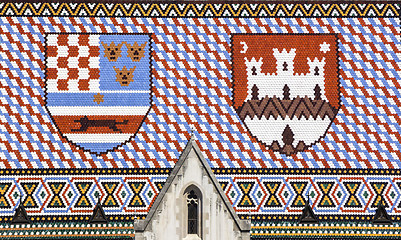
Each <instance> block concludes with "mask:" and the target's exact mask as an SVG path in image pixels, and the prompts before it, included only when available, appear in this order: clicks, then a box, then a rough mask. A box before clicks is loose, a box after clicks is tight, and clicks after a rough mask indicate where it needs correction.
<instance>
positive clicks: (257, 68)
mask: <svg viewBox="0 0 401 240" xmlns="http://www.w3.org/2000/svg"><path fill="white" fill-rule="evenodd" d="M273 55H274V57H275V58H276V72H275V73H273V74H270V73H262V64H263V58H259V60H256V59H255V58H252V59H251V60H248V59H247V58H245V64H246V72H247V78H248V95H247V98H246V100H250V99H252V96H253V95H252V92H253V91H254V90H252V88H254V86H256V87H257V89H258V95H259V98H263V97H266V96H267V97H273V96H276V97H277V98H282V97H283V89H284V87H285V85H287V87H288V89H289V94H290V96H289V97H290V98H291V99H292V98H295V97H297V96H299V97H310V98H312V99H314V98H315V93H316V90H317V89H316V86H318V87H319V91H320V96H321V97H322V99H323V100H326V97H325V87H324V66H325V58H324V57H323V58H322V60H320V61H319V59H318V58H315V59H313V60H311V59H310V58H307V60H308V65H309V72H308V73H306V74H304V73H294V58H295V56H296V49H295V48H291V50H290V51H289V52H287V50H286V49H283V51H282V52H280V51H279V50H278V49H277V48H273Z"/></svg>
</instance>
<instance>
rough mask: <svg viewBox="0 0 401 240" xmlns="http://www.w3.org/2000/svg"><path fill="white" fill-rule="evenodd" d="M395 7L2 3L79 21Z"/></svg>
mask: <svg viewBox="0 0 401 240" xmlns="http://www.w3.org/2000/svg"><path fill="white" fill-rule="evenodd" d="M399 11H400V8H399V6H398V5H397V4H396V3H383V4H371V3H368V4H353V3H352V4H350V3H344V4H338V3H334V4H333V3H332V4H316V3H313V4H300V3H296V4H291V3H286V4H276V3H271V4H264V3H262V4H249V3H240V4H234V3H233V4H230V3H205V4H192V3H183V4H178V3H137V4H132V3H1V4H0V15H3V16H74V17H75V16H76V17H78V16H79V17H300V16H302V17H395V16H399Z"/></svg>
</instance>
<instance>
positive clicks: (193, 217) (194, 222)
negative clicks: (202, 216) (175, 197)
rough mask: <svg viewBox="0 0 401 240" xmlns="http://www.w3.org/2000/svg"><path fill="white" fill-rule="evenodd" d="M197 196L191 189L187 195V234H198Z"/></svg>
mask: <svg viewBox="0 0 401 240" xmlns="http://www.w3.org/2000/svg"><path fill="white" fill-rule="evenodd" d="M198 204H199V202H198V196H196V194H195V192H194V190H191V191H190V192H189V194H188V196H187V206H188V234H198Z"/></svg>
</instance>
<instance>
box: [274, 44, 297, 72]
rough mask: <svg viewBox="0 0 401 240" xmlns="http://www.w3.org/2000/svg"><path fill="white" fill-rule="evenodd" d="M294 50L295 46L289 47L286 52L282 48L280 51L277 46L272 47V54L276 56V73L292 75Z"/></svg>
mask: <svg viewBox="0 0 401 240" xmlns="http://www.w3.org/2000/svg"><path fill="white" fill-rule="evenodd" d="M295 51H296V49H295V48H291V50H290V51H288V52H287V50H286V49H285V48H284V49H283V51H281V52H280V51H279V50H278V49H277V48H273V56H274V57H275V58H276V72H277V75H285V76H288V75H291V76H292V75H294V58H295V55H296V53H295Z"/></svg>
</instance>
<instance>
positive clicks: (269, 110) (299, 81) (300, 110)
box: [232, 34, 340, 155]
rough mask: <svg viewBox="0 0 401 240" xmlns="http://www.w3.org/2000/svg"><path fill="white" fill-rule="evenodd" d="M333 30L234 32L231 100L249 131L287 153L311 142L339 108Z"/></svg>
mask: <svg viewBox="0 0 401 240" xmlns="http://www.w3.org/2000/svg"><path fill="white" fill-rule="evenodd" d="M337 56H338V54H337V36H336V35H334V34H236V35H233V37H232V63H233V104H234V108H235V109H236V111H237V113H238V115H239V117H240V119H241V120H242V122H243V123H244V124H245V126H246V127H247V129H248V131H249V132H250V134H251V135H252V136H253V137H254V138H255V139H256V140H257V141H259V142H260V143H262V144H264V145H265V146H267V147H268V148H270V149H271V150H273V151H278V152H280V153H283V154H286V155H291V154H293V153H296V152H300V151H304V150H305V149H307V148H308V147H310V146H312V145H314V144H316V143H317V142H318V141H320V140H321V139H322V138H323V137H324V136H325V134H326V132H327V130H328V129H329V128H330V125H331V124H332V122H333V120H334V118H335V117H336V115H337V112H338V110H339V108H340V83H339V77H338V68H339V66H338V58H337Z"/></svg>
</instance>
